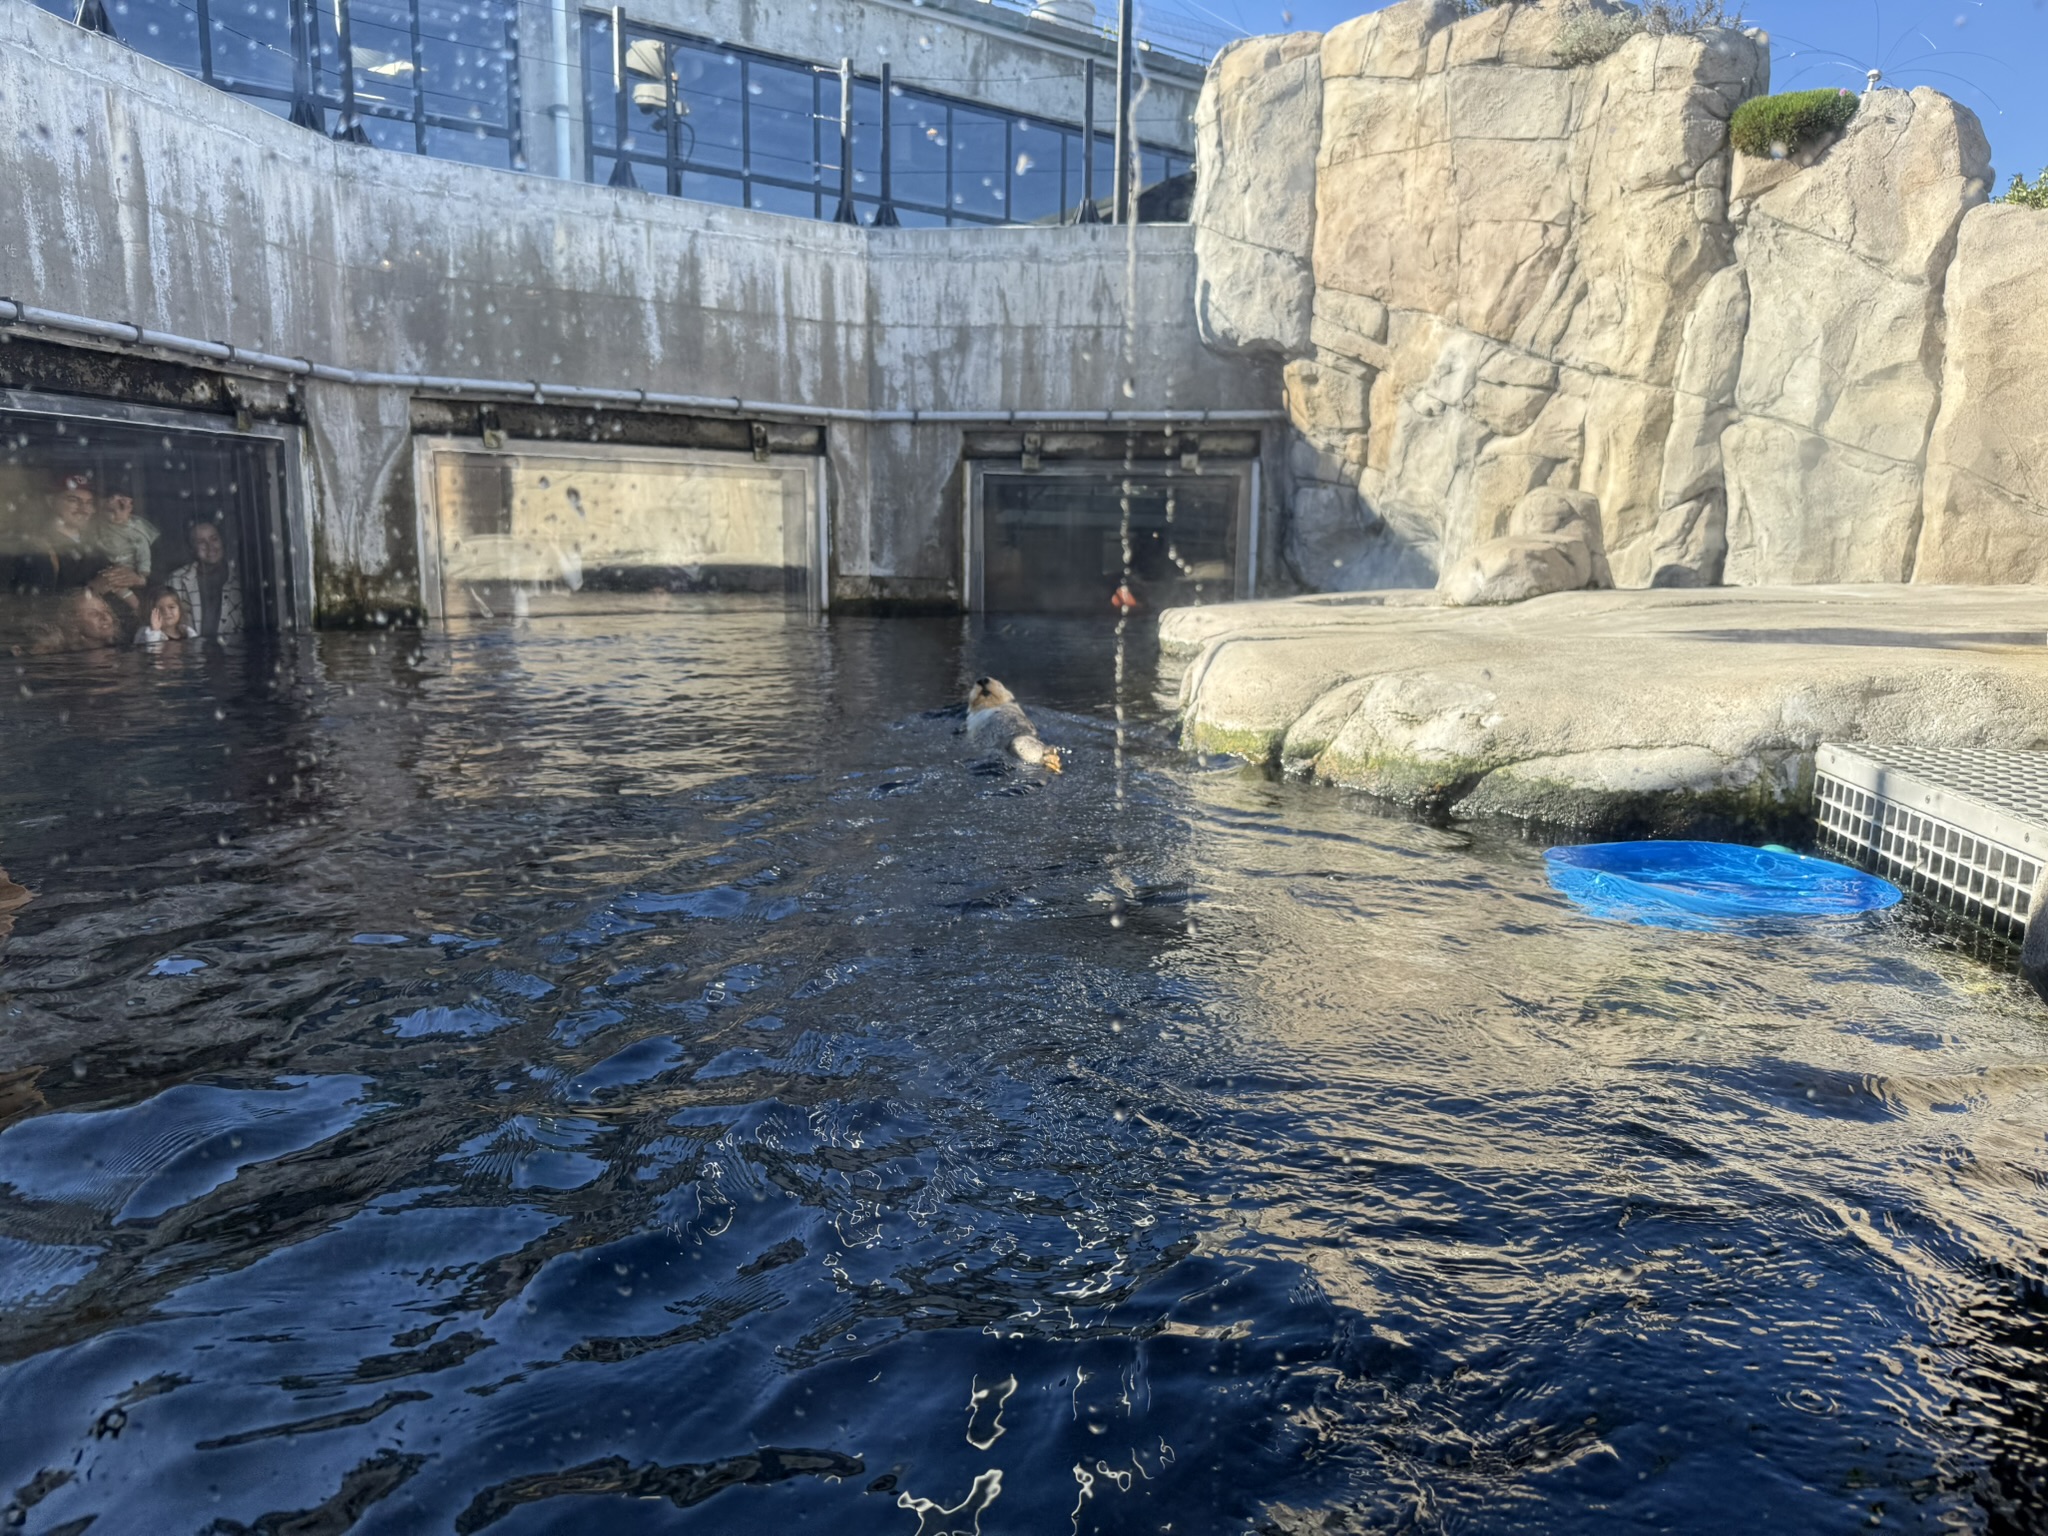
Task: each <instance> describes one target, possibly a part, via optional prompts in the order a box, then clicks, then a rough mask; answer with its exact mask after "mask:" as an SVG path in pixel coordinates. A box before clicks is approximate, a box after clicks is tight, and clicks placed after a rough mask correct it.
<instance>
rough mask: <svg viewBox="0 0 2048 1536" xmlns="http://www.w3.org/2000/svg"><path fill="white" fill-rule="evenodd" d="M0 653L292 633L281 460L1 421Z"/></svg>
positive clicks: (255, 447)
mask: <svg viewBox="0 0 2048 1536" xmlns="http://www.w3.org/2000/svg"><path fill="white" fill-rule="evenodd" d="M0 444H4V447H0V578H4V585H0V649H6V650H10V651H14V652H16V653H39V652H49V651H67V650H111V649H119V648H124V647H127V646H130V645H134V644H138V643H156V642H160V641H182V640H187V639H193V640H197V639H207V640H213V639H226V638H231V637H233V636H234V635H236V634H238V633H240V632H241V631H242V630H244V629H249V628H260V629H276V628H282V627H284V613H283V607H284V599H283V596H282V593H281V591H280V588H279V577H280V573H281V572H282V571H283V570H284V568H285V566H286V564H287V561H286V559H285V555H284V552H283V550H282V548H281V547H280V546H279V545H278V543H277V539H278V537H279V535H280V530H281V527H282V522H281V508H280V505H279V497H280V494H281V480H282V477H281V474H280V465H279V452H280V450H279V448H278V445H277V444H276V443H274V442H269V441H264V440H259V439H251V438H245V437H237V436H231V435H228V434H225V433H214V432H206V431H196V430H195V431H190V432H186V431H178V430H165V429H163V428H160V427H155V426H152V427H149V428H146V429H145V428H142V427H139V426H133V425H126V424H122V423H115V422H108V421H99V420H91V419H80V418H75V417H68V416H65V415H61V414H58V413H57V412H56V411H55V410H52V411H50V412H43V411H29V410H22V411H0Z"/></svg>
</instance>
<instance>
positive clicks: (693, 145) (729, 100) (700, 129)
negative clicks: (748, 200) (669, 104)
mask: <svg viewBox="0 0 2048 1536" xmlns="http://www.w3.org/2000/svg"><path fill="white" fill-rule="evenodd" d="M670 63H671V67H672V68H673V69H674V70H675V76H676V90H677V92H678V94H679V96H680V97H681V100H682V104H683V131H682V150H683V158H684V159H686V160H688V161H689V162H690V163H691V164H692V165H710V166H717V167H719V168H721V169H724V170H733V171H737V170H739V169H740V168H741V167H742V166H743V165H744V164H745V163H746V161H745V156H744V154H743V152H742V143H743V135H742V127H743V124H742V118H741V112H740V100H741V98H742V97H743V96H744V95H745V94H746V90H745V85H744V82H743V81H742V78H741V68H740V61H739V57H738V55H736V54H730V53H725V52H721V51H714V50H712V49H710V48H699V47H696V46H693V45H691V44H688V43H677V44H676V45H675V46H674V50H673V53H672V56H671V60H670Z"/></svg>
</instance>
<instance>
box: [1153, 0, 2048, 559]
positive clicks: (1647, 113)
mask: <svg viewBox="0 0 2048 1536" xmlns="http://www.w3.org/2000/svg"><path fill="white" fill-rule="evenodd" d="M1564 25H1565V12H1564V10H1563V7H1562V5H1561V4H1559V3H1554V0H1517V3H1509V4H1500V5H1496V6H1494V7H1492V8H1490V9H1487V10H1483V11H1481V12H1479V13H1478V14H1476V15H1471V16H1465V15H1463V14H1461V11H1460V9H1459V7H1457V6H1456V5H1455V4H1453V3H1451V0H1402V3H1400V4H1397V5H1393V6H1390V7H1388V8H1387V9H1385V10H1382V11H1378V12H1375V13H1373V14H1371V15H1368V16H1363V17H1360V18H1358V19H1357V20H1354V21H1350V22H1346V23H1345V24H1343V25H1342V26H1339V27H1337V28H1335V29H1334V30H1332V31H1331V32H1329V33H1328V34H1326V35H1321V36H1318V35H1315V34H1309V33H1299V34H1294V35H1291V36H1286V37H1275V38H1256V39H1251V40H1249V41H1247V42H1244V43H1240V44H1237V45H1235V46H1234V47H1232V48H1231V49H1229V50H1228V51H1226V52H1225V53H1224V54H1223V55H1222V56H1220V57H1219V58H1218V59H1217V61H1216V63H1215V65H1214V66H1213V67H1212V69H1211V71H1210V75H1209V80H1208V83H1207V86H1206V88H1205V90H1204V92H1203V96H1202V100H1201V105H1200V108H1199V110H1198V113H1197V117H1196V134H1197V143H1198V153H1199V155H1200V157H1201V162H1200V163H1201V169H1202V174H1201V180H1200V184H1199V188H1198V191H1197V197H1196V206H1195V214H1194V218H1195V223H1196V232H1195V248H1196V256H1197V263H1198V275H1197V281H1196V303H1197V314H1198V319H1199V323H1200V326H1201V330H1202V334H1203V339H1204V341H1205V342H1206V343H1207V344H1208V345H1209V346H1210V347H1212V348H1213V349H1215V350H1217V351H1220V352H1224V353H1228V354H1245V353H1254V354H1265V355H1269V356H1273V357H1277V358H1279V359H1282V360H1284V363H1285V375H1284V376H1285V387H1286V403H1287V406H1288V410H1289V414H1290V416H1291V417H1292V422H1293V429H1294V435H1293V442H1292V446H1291V450H1290V453H1289V461H1288V468H1289V478H1290V482H1291V483H1290V486H1289V511H1290V521H1289V526H1288V529H1287V534H1286V549H1287V554H1288V557H1289V559H1290V562H1291V563H1292V565H1293V566H1294V569H1295V571H1296V574H1297V575H1298V576H1299V577H1300V578H1301V579H1302V580H1303V582H1304V583H1305V584H1307V585H1308V586H1311V587H1314V588H1320V589H1325V590H1330V589H1356V588H1364V587H1374V586H1398V585H1429V584H1432V583H1434V582H1435V581H1436V580H1437V578H1438V577H1439V576H1440V575H1442V574H1443V573H1444V572H1445V571H1446V570H1447V569H1448V568H1450V567H1451V566H1453V565H1454V564H1456V563H1457V562H1459V561H1460V559H1461V557H1464V556H1466V555H1468V554H1469V553H1470V552H1471V551H1472V550H1473V549H1474V548H1475V547H1476V546H1478V545H1480V544H1482V543H1485V542H1487V541H1490V540H1493V539H1496V538H1498V537H1500V536H1501V535H1503V534H1507V533H1510V532H1511V531H1515V530H1513V529H1511V527H1510V514H1511V513H1512V512H1513V511H1514V509H1515V508H1516V506H1517V505H1518V504H1519V503H1521V502H1522V501H1523V500H1524V498H1525V497H1526V496H1527V495H1528V493H1530V492H1532V491H1534V490H1537V489H1541V488H1550V489H1556V490H1568V491H1574V492H1579V493H1584V494H1586V495H1590V496H1591V497H1593V498H1595V499H1596V500H1597V513H1596V520H1597V524H1598V526H1597V528H1596V529H1595V530H1594V533H1595V537H1594V540H1593V547H1594V548H1595V549H1596V550H1599V549H1603V548H1604V556H1605V564H1606V569H1607V571H1609V572H1611V579H1612V580H1613V581H1614V582H1615V583H1616V584H1617V585H1620V586H1649V585H1705V584H1715V583H1719V582H1722V581H1728V582H1738V583H1751V584H1762V583H1774V582H1826V581H1858V582H1870V581H1904V580H1908V579H1915V578H1917V579H1921V580H1940V581H2014V580H2027V579H2035V580H2040V579H2048V497H2044V494H2043V493H2044V491H2048V455H2044V453H2043V451H2042V450H2043V449H2044V448H2048V426H2044V425H2043V420H2044V416H2043V411H2042V406H2043V405H2044V403H2048V402H2044V400H2043V395H2044V393H2048V391H2044V389H2043V387H2042V386H2041V385H2039V384H2037V383H2031V382H2030V375H2029V373H2028V372H2027V369H2028V367H2031V369H2032V370H2034V371H2033V372H2032V374H2031V378H2032V379H2038V378H2040V377H2042V376H2043V370H2048V358H2043V357H2041V356H2039V355H2037V354H2038V353H2039V351H2040V344H2039V343H2038V342H2031V341H2030V342H2027V343H2025V344H2024V345H2025V346H2028V347H2032V348H2033V349H2034V351H2033V352H2030V353H2029V354H2028V356H2029V357H2030V358H2031V362H2030V363H2023V362H2020V361H2019V360H2018V359H2014V360H2013V361H2012V362H2008V361H2006V360H2005V359H2004V358H2003V357H2002V355H2001V352H2000V349H2001V348H2002V347H2011V346H2013V345H2014V342H2013V340H2012V337H2011V333H2012V331H2013V330H2014V329H2015V328H2018V327H2020V326H2021V325H2022V324H2023V314H2022V309H2021V306H2022V305H2024V304H2025V303H2028V302H2031V303H2032V304H2033V305H2035V306H2036V307H2035V310H2034V313H2035V314H2039V313H2040V312H2042V311H2041V308H2040V306H2041V305H2043V304H2044V303H2048V260H2044V258H2043V254H2042V253H2043V252H2044V251H2048V215H2042V214H2033V213H2029V212H2027V211H2026V210H2019V209H2010V210H2009V209H2005V208H2002V207H1999V208H1991V207H1986V208H1979V207H1978V205H1980V204H1982V203H1983V202H1984V200H1985V197H1986V191H1987V188H1988V185H1989V182H1990V176H1991V166H1990V155H1989V150H1988V147H1987V146H1986V143H1985V140H1984V136H1983V133H1982V131H1981V129H1980V128H1979V126H1978V123H1977V120H1976V118H1975V117H1974V116H1973V115H1972V114H1971V113H1970V112H1969V111H1967V110H1966V109H1964V108H1962V107H1960V106H1958V105H1957V104H1956V103H1954V102H1952V101H1950V100H1949V99H1948V98H1946V97H1944V96H1942V95H1940V94H1939V93H1937V92H1933V91H1929V90H1925V89H1921V90H1916V91H1913V92H1910V93H1908V92H1903V91H1892V90H1878V91H1874V92H1871V93H1870V94H1869V95H1868V96H1866V97H1865V98H1864V101H1863V104H1862V107H1861V109H1860V110H1859V111H1858V113H1857V115H1856V117H1855V118H1854V119H1853V120H1852V122H1851V124H1850V126H1849V128H1848V129H1847V130H1846V132H1845V133H1844V134H1843V135H1842V136H1841V137H1840V139H1839V140H1838V141H1837V142H1835V143H1833V144H1831V145H1828V146H1825V147H1823V148H1821V149H1819V150H1818V151H1815V152H1811V153H1808V154H1805V155H1803V156H1800V157H1797V158H1794V159H1787V160H1780V161H1764V160H1754V159H1747V158H1744V157H1739V156H1734V155H1732V154H1731V152H1730V149H1729V146H1728V137H1727V121H1728V118H1729V115H1730V114H1731V113H1732V112H1733V110H1734V109H1735V107H1736V106H1737V105H1738V104H1739V103H1740V102H1742V101H1743V100H1745V99H1747V98H1748V97H1750V96H1752V95H1756V94H1758V93H1760V92H1762V91H1764V90H1765V89H1767V88H1768V69H1769V47H1768V42H1767V40H1766V39H1764V38H1763V37H1762V36H1761V35H1758V34H1750V33H1741V32H1734V31H1717V32H1710V33H1706V34H1704V35H1702V36H1698V37H1656V36H1649V35H1640V34H1639V35H1637V36H1635V37H1633V38H1630V39H1629V40H1628V41H1627V42H1625V43H1623V44H1622V46H1621V47H1619V48H1618V49H1616V50H1615V51H1614V52H1613V53H1611V54H1609V55H1608V56H1607V57H1605V58H1602V59H1599V60H1597V61H1595V62H1592V63H1587V64H1581V65H1578V66H1575V67H1573V66H1566V65H1564V64H1562V63H1561V62H1560V60H1559V57H1558V43H1559V39H1560V31H1561V29H1562V28H1563V26H1564ZM1973 209H1975V210H1977V211H1975V212H1972V210H1973ZM2015 216H2017V217H2015ZM1959 232H1960V233H1961V238H1960V241H1959ZM2030 246H2031V255H2030V254H2029V247H2030ZM1959 249H1960V253H1961V254H1960V256H1959V255H1958V252H1959ZM2016 293H2017V294H2018V295H2021V297H2017V298H2016V297H2015V294H2016ZM1945 300H1946V301H1947V305H1948V309H1949V310H1950V311H1954V312H1952V313H1945V312H1944V302H1945ZM1973 307H1974V311H1975V312H1969V311H1971V309H1972V308H1973ZM2034 330H2035V331H2036V332H2037V333H2038V330H2039V327H2038V324H2037V323H2036V324H2035V325H2034ZM1945 402H1946V403H1945ZM1993 402H1996V404H1994V403H1993ZM1937 417H1938V418H1939V420H1938V421H1937Z"/></svg>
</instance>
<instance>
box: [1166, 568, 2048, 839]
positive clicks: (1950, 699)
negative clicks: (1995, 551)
mask: <svg viewBox="0 0 2048 1536" xmlns="http://www.w3.org/2000/svg"><path fill="white" fill-rule="evenodd" d="M1159 625H1160V641H1161V645H1162V648H1163V649H1164V650H1165V651H1166V652H1168V653H1169V654H1178V655H1182V656H1187V657H1189V658H1190V659H1189V662H1188V666H1187V671H1186V673H1185V674H1184V675H1183V677H1182V680H1181V692H1180V703H1181V710H1182V741H1183V744H1184V745H1185V746H1186V747H1188V748H1190V749H1192V750H1197V751H1206V752H1231V753H1236V754H1239V755H1241V756H1243V757H1246V758H1248V759H1250V760H1252V761H1253V762H1257V763H1261V764H1266V765H1271V766H1276V767H1279V768H1281V769H1283V770H1284V771H1286V772H1289V773H1296V774H1302V775H1307V776H1311V777H1314V778H1318V779H1322V780H1326V781H1328V782H1331V783H1335V784H1341V785H1345V786H1348V787H1351V788H1355V789H1360V790H1364V791H1366V792H1367V793H1369V794H1373V795H1377V796H1380V797H1383V798H1385V799H1387V800H1389V801H1391V802H1393V803H1395V804H1397V805H1401V806H1405V807H1409V808H1411V809H1416V810H1420V811H1424V812H1429V813H1434V814H1446V815H1455V816H1480V815H1499V816H1509V817H1516V818H1520V819H1523V820H1526V821H1531V822H1540V823H1543V824H1546V825H1552V826H1559V827H1565V828H1571V829H1574V830H1579V831H1584V832H1589V833H1603V834H1623V833H1640V832H1648V833H1661V834H1667V835H1668V834H1676V833H1682V832H1705V833H1713V832H1745V833H1753V832H1785V831H1796V830H1799V829H1801V828H1803V825H1804V822H1805V819H1806V816H1807V813H1808V797H1809V794H1810V791H1811V786H1812V777H1813V754H1814V750H1815V748H1816V747H1817V746H1818V745H1819V744H1820V743H1821V742H1822V741H1823V740H1829V741H1844V742H1854V741H1873V742H1890V743H1902V744H1909V745H1916V746H1975V747H2004V748H2013V749H2028V750H2038V749H2041V748H2044V747H2048V589H2044V588H2040V587H1901V586H1878V587H1793V588H1719V589H1713V590H1707V591H1684V590H1674V591H1630V592H1614V591H1603V592H1566V593H1558V594H1556V595H1554V596H1551V597H1544V598H1538V599H1536V600H1534V601H1532V602H1527V603H1520V604H1516V605H1514V606H1511V607H1505V608H1446V607H1442V606H1439V605H1437V604H1436V603H1435V602H1434V599H1433V596H1432V595H1431V594H1428V593H1415V592H1393V593H1372V594H1351V595H1349V596H1347V597H1324V598H1308V599H1290V600H1287V601H1283V602H1268V603H1244V604H1238V605H1235V606H1229V607H1217V608H1200V609H1179V610H1173V611H1169V612H1167V613H1165V614H1163V615H1161V617H1160V621H1159Z"/></svg>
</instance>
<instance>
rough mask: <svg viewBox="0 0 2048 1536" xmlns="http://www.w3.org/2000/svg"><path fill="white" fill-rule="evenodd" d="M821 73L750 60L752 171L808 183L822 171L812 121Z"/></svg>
mask: <svg viewBox="0 0 2048 1536" xmlns="http://www.w3.org/2000/svg"><path fill="white" fill-rule="evenodd" d="M816 79H817V77H816V76H815V75H813V74H812V73H811V72H810V71H809V70H801V71H799V70H795V69H785V68H783V67H782V66H781V65H779V64H763V63H761V62H760V61H759V60H749V61H748V63H747V68H746V80H747V110H748V113H749V119H748V144H747V148H748V161H747V169H748V170H749V171H751V172H753V173H754V174H755V175H762V176H773V177H775V178H776V179H777V180H780V181H794V182H801V183H804V184H806V185H808V184H809V183H810V182H811V180H812V179H813V177H814V176H815V175H816V173H817V145H816V135H815V134H814V133H813V131H812V122H811V115H812V113H813V112H814V111H816V106H815V104H814V101H813V98H814V96H815V95H816V90H817V87H816V85H815V84H814V82H815V80H816ZM757 206H759V205H758V204H757Z"/></svg>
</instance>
